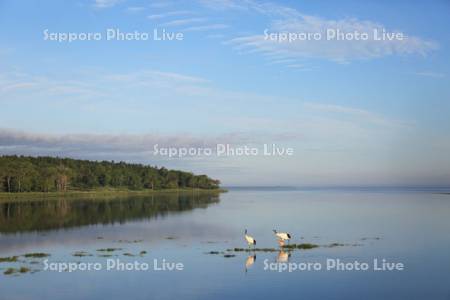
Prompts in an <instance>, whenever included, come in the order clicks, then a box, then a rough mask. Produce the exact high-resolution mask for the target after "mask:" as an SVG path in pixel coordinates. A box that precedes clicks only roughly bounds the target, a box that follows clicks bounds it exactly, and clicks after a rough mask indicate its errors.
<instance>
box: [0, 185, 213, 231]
mask: <svg viewBox="0 0 450 300" xmlns="http://www.w3.org/2000/svg"><path fill="white" fill-rule="evenodd" d="M217 202H219V193H214V192H211V193H189V192H187V193H167V194H158V195H152V196H134V197H123V198H115V199H108V200H105V199H101V200H94V199H59V200H55V199H51V200H29V201H23V200H20V201H12V202H7V203H1V204H0V233H2V234H11V233H20V232H30V231H44V230H51V229H59V228H71V227H79V226H85V225H93V224H114V223H125V222H127V221H131V220H144V219H151V218H157V217H163V216H166V215H167V214H170V213H177V212H182V211H188V210H192V209H195V208H206V207H207V206H208V205H210V204H212V203H217Z"/></svg>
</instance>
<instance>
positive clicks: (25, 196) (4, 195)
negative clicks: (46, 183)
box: [0, 188, 227, 203]
mask: <svg viewBox="0 0 450 300" xmlns="http://www.w3.org/2000/svg"><path fill="white" fill-rule="evenodd" d="M225 192H227V190H226V189H221V188H219V189H198V188H181V189H160V190H151V189H146V190H126V189H99V190H86V191H78V190H73V191H67V192H21V193H8V192H0V203H1V202H6V201H9V200H35V199H56V198H74V197H82V198H88V199H103V198H115V197H120V196H146V195H159V194H167V193H225ZM34 198H35V199H34Z"/></svg>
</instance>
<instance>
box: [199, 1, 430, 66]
mask: <svg viewBox="0 0 450 300" xmlns="http://www.w3.org/2000/svg"><path fill="white" fill-rule="evenodd" d="M199 2H200V3H201V4H203V5H204V6H205V7H208V8H212V9H217V10H225V9H232V10H240V11H245V12H249V13H257V14H261V15H264V16H266V17H267V18H268V20H269V23H268V25H267V28H261V29H260V33H257V34H251V35H250V34H247V35H244V36H240V37H236V38H233V39H231V40H230V41H229V42H228V43H227V44H230V45H233V47H234V49H235V50H237V51H239V52H240V53H261V54H263V55H264V56H265V57H266V58H267V59H269V60H272V59H277V60H279V59H303V60H304V59H309V58H317V59H326V60H329V61H334V62H340V63H345V62H349V61H352V60H355V59H374V58H380V57H384V56H390V55H407V54H419V55H426V54H427V53H429V52H430V51H432V50H435V49H437V48H438V45H437V44H436V43H435V42H433V41H429V40H425V39H423V38H420V37H416V36H413V35H407V34H406V33H404V32H401V31H398V30H388V29H387V27H386V26H385V25H383V24H380V23H377V22H373V21H369V20H358V19H355V18H343V19H337V20H334V19H326V18H321V17H318V16H311V15H306V14H303V13H301V12H300V11H298V10H296V9H293V8H290V7H286V6H283V5H279V4H276V3H271V2H258V1H252V0H242V1H233V0H215V1H206V0H205V1H202V0H200V1H199ZM265 29H268V32H269V33H305V34H307V33H320V34H321V36H322V38H321V39H320V40H318V41H317V40H314V39H310V40H306V41H305V40H304V41H300V40H296V41H291V42H289V41H274V40H271V39H267V38H265V35H264V30H265ZM328 29H330V30H334V31H335V32H338V31H340V32H342V33H354V32H357V33H360V34H363V33H364V34H368V35H369V37H368V39H367V40H351V41H350V40H345V41H337V40H335V39H330V40H327V38H326V37H327V34H326V33H327V30H328ZM374 30H378V33H381V32H383V30H384V31H386V32H389V33H401V34H403V35H404V36H406V38H405V39H403V40H401V39H399V38H397V39H394V40H388V39H384V40H381V41H378V40H376V39H375V37H374Z"/></svg>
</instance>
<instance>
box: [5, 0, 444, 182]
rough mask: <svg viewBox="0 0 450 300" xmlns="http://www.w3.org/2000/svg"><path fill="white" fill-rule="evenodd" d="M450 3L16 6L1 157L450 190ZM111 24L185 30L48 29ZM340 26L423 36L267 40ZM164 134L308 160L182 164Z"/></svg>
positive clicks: (11, 16) (10, 4) (110, 1)
mask: <svg viewBox="0 0 450 300" xmlns="http://www.w3.org/2000/svg"><path fill="white" fill-rule="evenodd" d="M425 12H426V13H425ZM449 13H450V3H448V1H430V2H428V3H426V2H424V1H395V2H394V1H364V2H363V1H339V2H337V1H336V2H331V1H272V2H266V1H253V0H251V1H250V0H244V1H233V0H212V1H206V0H205V1H203V0H197V1H176V0H174V1H131V0H97V1H95V0H84V1H71V2H69V1H64V2H62V1H26V2H25V1H0V36H1V37H2V38H1V39H0V105H1V109H0V153H3V154H11V153H18V154H31V155H47V154H48V155H60V156H71V157H79V158H89V159H115V160H119V159H121V160H126V161H134V162H142V163H151V164H157V165H164V166H168V167H173V168H181V169H185V170H193V171H195V172H199V173H207V174H210V175H211V176H214V177H217V178H219V179H222V181H223V183H224V184H226V185H448V183H449V182H450V156H449V155H448V153H450V139H449V135H450V121H449V118H448V116H449V113H450V104H449V98H450V87H449V84H448V83H449V75H450V72H449V71H450V65H449V64H450V60H449V59H448V56H449V50H448V47H449V45H450V41H449V35H448V32H447V29H448V28H449V25H450V24H449V23H450V18H449ZM108 28H116V29H119V30H120V31H122V32H133V31H139V32H149V33H151V34H152V33H153V30H154V29H157V30H159V32H161V30H162V29H164V30H166V31H167V32H172V33H183V35H184V38H183V40H182V41H154V40H152V39H150V40H147V41H106V40H105V38H102V39H101V40H100V41H73V42H70V43H69V42H58V41H49V40H44V30H46V29H48V32H53V33H67V32H72V33H86V32H100V33H101V34H103V37H104V36H105V31H106V30H107V29H108ZM329 28H332V29H334V30H336V29H337V30H341V31H343V32H354V31H358V32H367V33H372V32H373V30H374V29H377V30H381V29H384V30H386V31H387V32H401V33H402V34H404V35H406V36H407V37H408V38H407V39H406V40H393V41H386V40H384V41H374V40H373V39H369V40H366V41H354V40H353V41H350V40H345V41H335V40H321V41H294V42H282V43H280V42H274V41H271V40H267V39H264V31H265V30H267V31H268V32H271V33H280V32H319V33H324V32H325V30H326V29H329ZM151 37H152V36H151ZM156 143H158V144H160V145H166V146H174V147H200V146H203V147H204V146H212V145H215V144H217V143H230V144H232V145H236V146H239V145H240V146H242V145H253V146H255V147H261V145H263V144H264V143H267V144H272V143H275V144H277V145H278V146H280V147H292V148H293V149H294V155H293V156H289V157H264V156H261V155H259V156H256V157H219V158H217V157H201V156H200V157H185V158H183V159H174V158H172V159H168V158H167V157H160V156H155V155H153V153H152V149H153V148H152V147H153V145H154V144H156Z"/></svg>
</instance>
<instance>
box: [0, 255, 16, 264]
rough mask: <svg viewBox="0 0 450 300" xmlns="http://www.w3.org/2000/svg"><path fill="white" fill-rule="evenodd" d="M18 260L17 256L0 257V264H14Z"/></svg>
mask: <svg viewBox="0 0 450 300" xmlns="http://www.w3.org/2000/svg"><path fill="white" fill-rule="evenodd" d="M18 258H19V257H18V256H10V257H0V263H2V262H16V261H17V259H18Z"/></svg>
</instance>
